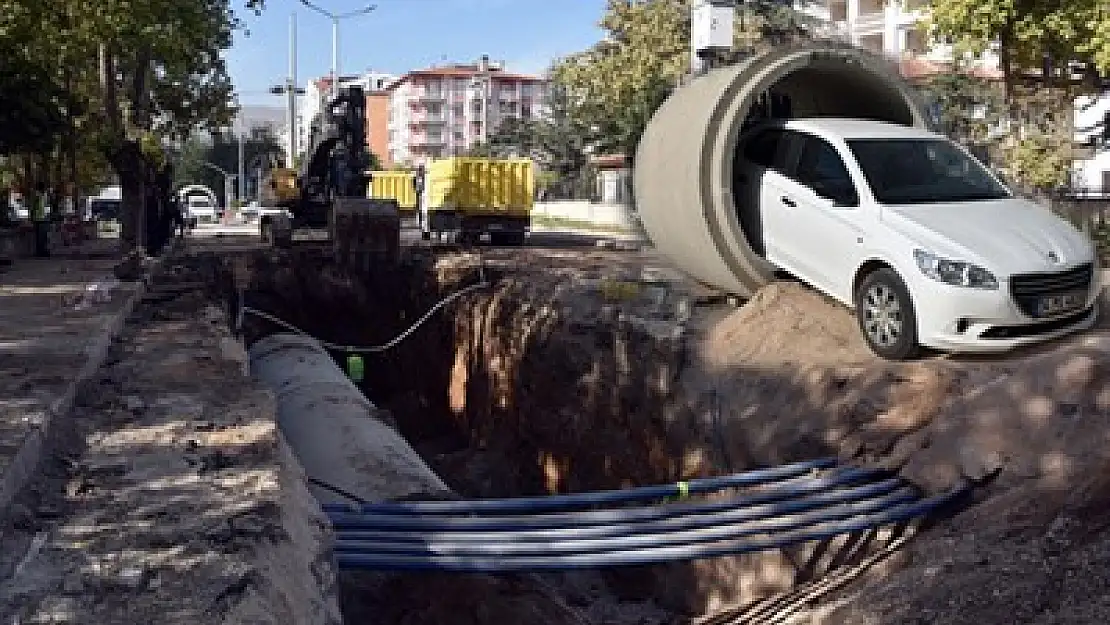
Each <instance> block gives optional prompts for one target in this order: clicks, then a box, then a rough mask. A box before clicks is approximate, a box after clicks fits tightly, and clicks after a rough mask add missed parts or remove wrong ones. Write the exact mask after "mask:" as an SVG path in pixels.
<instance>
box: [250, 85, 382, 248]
mask: <svg viewBox="0 0 1110 625" xmlns="http://www.w3.org/2000/svg"><path fill="white" fill-rule="evenodd" d="M370 164H371V159H370V150H369V147H368V146H367V144H366V96H365V93H364V92H363V90H362V87H360V86H358V85H351V86H346V87H342V88H341V89H340V90H339V92H338V93H337V94H336V96H335V97H334V98H332V99H331V100H330V101H329V102H327V104H326V106H324V107H323V108H322V110H321V111H320V113H319V114H317V116H316V118H315V119H314V120H313V121H312V126H311V132H310V134H309V143H308V148H307V150H306V151H305V154H304V158H303V159H302V161H301V163H300V166H299V167H297V168H295V169H294V168H293V167H289V166H288V165H289V164H287V166H286V167H271V168H270V171H269V172H268V173H267V174H266V175H265V176H264V179H263V184H262V190H261V191H262V193H261V196H262V197H261V198H260V199H261V200H262V203H263V205H265V206H269V207H276V208H279V209H282V210H280V211H277V212H276V214H274V213H272V214H267V215H263V216H262V219H261V222H260V229H261V233H262V237H263V239H264V240H266V241H268V242H270V243H272V244H273V246H274V247H278V248H289V247H291V246H292V243H293V233H294V231H296V230H299V229H312V230H316V231H320V230H323V231H326V232H327V234H328V238H329V239H330V240H331V243H332V249H333V251H334V253H335V256H336V260H337V261H338V262H339V263H340V264H342V265H352V266H356V267H361V268H363V269H366V268H368V267H369V265H371V264H373V263H375V262H383V261H386V262H388V261H396V259H397V258H398V257H399V253H400V240H401V235H400V232H401V217H400V209H399V206H398V204H397V200H394V199H371V198H368V197H367V187H368V185H369V183H370Z"/></svg>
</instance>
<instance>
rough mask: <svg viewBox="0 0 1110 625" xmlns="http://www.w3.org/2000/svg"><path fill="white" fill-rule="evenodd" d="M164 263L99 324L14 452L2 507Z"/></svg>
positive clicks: (1, 489) (0, 483)
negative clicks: (81, 358)
mask: <svg viewBox="0 0 1110 625" xmlns="http://www.w3.org/2000/svg"><path fill="white" fill-rule="evenodd" d="M161 264H162V259H156V260H155V261H154V262H152V263H151V264H150V265H149V266H148V267H147V268H146V269H145V271H144V274H143V277H142V279H141V280H138V281H137V282H138V284H137V288H136V289H135V292H134V293H132V294H131V295H130V296H128V298H127V300H126V301H125V302H124V303H123V306H122V307H121V308H120V309H119V310H118V311H116V313H115V314H114V315H112V317H111V318H110V319H108V320H107V322H105V323H104V325H102V326H101V327H100V329H99V331H98V332H97V334H96V338H95V339H94V340H93V342H92V343H91V344H90V345H89V346H88V347H86V348H85V364H84V365H83V366H82V367H81V369H80V370H79V371H78V372H77V375H76V376H74V378H73V379H72V380H70V382H69V383H68V384H67V385H66V388H65V391H64V392H63V393H62V394H61V396H60V397H58V398H57V399H55V400H54V401H52V402H50V405H49V406H48V407H47V410H46V416H45V417H44V418H43V421H42V423H41V424H38V425H35V426H32V428H31V431H30V432H28V433H27V436H26V437H24V439H23V442H22V443H21V444H20V446H19V451H17V452H16V453H15V456H14V457H13V458H12V461H11V464H10V465H9V466H8V468H7V469H6V470H5V471H4V474H3V475H2V476H0V510H4V509H6V508H8V507H10V506H11V503H12V500H13V499H15V497H16V496H17V495H18V494H19V492H20V491H21V490H23V487H24V486H26V485H27V483H28V481H30V479H31V477H32V476H33V475H34V474H35V469H36V468H37V467H38V465H39V462H40V461H41V460H42V453H43V446H44V443H45V442H46V439H47V435H48V434H49V432H50V425H51V422H52V421H54V419H56V418H58V417H60V416H62V415H65V414H66V413H68V412H69V411H70V410H71V409H72V408H73V404H74V401H75V400H76V398H77V390H78V389H80V388H81V386H82V385H83V384H85V383H86V382H88V381H90V380H91V379H92V378H93V376H95V375H96V372H97V371H99V370H100V368H101V367H102V366H103V365H104V361H105V360H107V357H108V349H109V348H110V347H111V346H112V343H113V342H114V341H115V340H116V339H117V338H118V337H119V335H120V334H121V333H122V332H123V328H124V326H125V325H126V323H127V319H128V317H130V316H131V313H132V312H134V310H135V307H136V306H137V305H138V303H139V302H140V301H141V300H142V298H143V296H144V295H145V294H146V291H147V289H148V288H149V287H150V284H151V282H152V280H153V276H154V274H155V273H156V272H157V270H158V268H159V267H160V266H161Z"/></svg>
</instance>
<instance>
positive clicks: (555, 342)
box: [221, 250, 892, 624]
mask: <svg viewBox="0 0 1110 625" xmlns="http://www.w3.org/2000/svg"><path fill="white" fill-rule="evenodd" d="M520 260H521V259H519V258H511V257H510V258H501V259H497V258H490V259H486V260H483V261H481V262H479V260H478V258H477V257H476V256H474V255H467V254H457V255H447V256H438V257H437V256H434V255H432V254H431V253H429V252H420V251H415V252H413V253H411V254H409V255H407V256H406V257H405V259H404V261H403V262H402V264H401V266H400V268H399V269H397V270H391V271H381V272H372V273H370V274H365V275H359V276H353V275H349V274H345V273H344V272H342V271H339V270H338V269H337V268H336V267H335V266H334V265H333V264H332V263H331V262H330V260H329V259H327V258H325V257H324V256H323V255H322V254H320V253H316V252H312V251H305V250H300V251H294V252H283V253H274V252H264V253H263V252H259V253H257V254H254V255H253V256H250V257H239V258H237V259H235V260H233V261H231V262H228V263H226V264H225V270H224V271H223V272H222V276H221V282H222V285H223V290H224V292H225V293H226V294H227V296H228V301H229V302H230V305H231V306H232V308H234V307H235V306H237V305H238V294H239V293H240V292H242V293H243V294H244V297H245V301H246V304H247V305H248V306H250V307H252V308H255V309H259V310H264V311H267V312H269V313H271V314H273V315H274V316H276V317H278V318H281V319H283V320H285V321H287V322H289V323H291V324H293V325H295V326H297V327H299V328H302V329H303V330H305V331H306V332H308V333H310V334H312V335H314V336H316V337H318V338H321V339H324V340H326V341H328V342H331V343H335V344H342V345H380V344H383V343H386V342H387V341H389V340H390V339H392V338H394V337H395V336H397V335H398V334H399V333H400V332H401V331H403V330H404V329H405V328H407V327H408V326H409V325H410V324H411V323H412V322H413V321H415V320H416V319H417V318H418V317H420V316H421V315H422V314H423V313H424V312H425V311H427V310H428V309H429V308H431V307H432V306H433V305H435V304H436V303H437V302H438V301H440V300H441V299H442V298H443V297H444V296H446V295H448V294H450V293H453V292H455V291H457V290H458V289H460V288H462V287H463V286H465V285H469V284H473V283H475V282H477V281H479V280H480V279H481V278H482V277H484V278H485V279H486V280H488V281H490V282H492V286H490V287H489V288H487V289H481V290H478V291H475V292H473V293H471V294H468V295H466V296H465V297H463V298H461V299H460V300H459V301H457V302H455V303H454V304H452V305H450V306H448V307H447V308H446V309H445V310H444V311H442V312H441V313H440V314H437V315H436V316H434V317H432V318H431V319H430V320H429V322H428V323H427V324H426V325H424V326H423V327H421V329H420V330H419V331H417V332H415V333H414V334H412V335H411V336H410V337H409V338H407V339H406V340H405V341H403V342H402V343H401V344H399V345H398V346H397V347H396V348H394V349H391V350H389V351H387V352H385V353H382V354H379V355H373V354H370V355H365V356H364V357H363V361H364V370H365V377H364V381H363V383H362V384H361V385H360V387H361V389H362V391H363V392H364V394H365V395H366V396H367V397H368V398H369V399H370V400H371V401H373V402H374V403H375V404H376V405H377V406H379V407H382V408H385V409H386V410H388V411H389V413H390V414H391V417H392V419H393V420H394V421H395V424H396V427H397V428H398V430H399V431H400V432H401V434H402V435H403V436H404V437H405V438H406V439H407V440H408V441H409V442H410V443H411V445H412V446H413V448H414V449H416V450H417V452H419V453H420V455H421V456H422V458H423V459H424V460H425V461H426V462H427V463H428V465H429V466H430V467H431V468H432V469H433V470H434V471H435V472H436V473H437V474H438V475H439V476H440V477H441V478H442V479H443V480H444V481H445V482H446V483H447V484H448V485H449V486H450V487H451V488H452V489H453V490H454V491H455V492H456V493H459V494H460V495H462V496H467V497H505V496H520V495H534V494H547V493H555V492H581V491H588V490H597V489H606V488H620V487H627V486H634V485H647V484H656V483H663V482H669V481H673V480H677V479H688V478H692V477H701V476H709V475H719V474H723V473H726V472H730V471H740V470H743V469H746V468H750V467H753V466H755V465H766V464H774V463H780V462H785V461H792V460H803V459H812V458H815V457H821V456H826V455H830V454H835V451H836V450H835V449H834V448H833V446H830V445H829V444H828V443H827V442H825V441H822V440H821V438H820V437H819V436H818V435H816V433H814V434H807V433H806V432H804V431H801V430H799V431H798V432H794V433H793V434H792V435H791V436H789V437H786V438H783V439H781V440H780V441H776V443H775V444H773V445H768V446H766V447H764V448H754V447H752V446H751V445H750V441H749V444H737V442H738V441H739V440H740V438H738V437H739V436H741V434H740V433H739V432H735V431H732V428H731V426H725V425H724V424H723V423H722V422H721V414H720V412H721V407H720V406H719V405H716V408H715V410H716V414H715V415H712V414H711V413H712V412H713V411H714V408H713V406H714V402H716V404H719V403H720V401H721V399H720V398H713V397H709V396H705V397H696V398H690V397H686V396H680V395H683V393H684V391H682V390H680V389H679V386H680V377H681V374H682V372H683V369H684V360H685V358H686V353H685V352H686V348H687V343H688V342H689V340H690V338H689V335H690V330H688V329H687V328H686V324H687V322H688V317H689V316H690V315H689V309H690V307H691V306H696V305H697V301H696V296H694V295H692V294H690V293H685V292H683V291H681V290H680V289H677V288H676V287H675V285H674V284H673V283H667V282H666V279H665V278H661V277H658V276H656V277H651V276H647V277H645V275H644V272H643V270H642V269H640V268H637V266H636V264H635V263H631V264H630V265H629V267H621V266H620V263H619V262H614V260H613V259H612V258H603V257H601V258H590V257H589V255H587V256H586V258H585V259H581V258H579V259H575V260H572V257H571V256H570V255H563V256H560V255H556V256H555V257H554V258H547V259H540V260H541V262H539V263H535V262H534V261H536V260H537V259H531V261H532V262H529V263H528V265H531V266H530V267H526V266H521V262H520ZM544 260H546V262H550V263H552V264H551V265H549V266H544V265H543V262H544ZM537 265H538V266H537ZM599 276H601V277H599ZM633 277H634V278H635V279H630V278H633ZM234 316H235V315H234V314H233V315H232V317H233V318H234ZM243 330H244V332H243V338H244V340H245V342H246V343H247V345H248V347H249V346H250V345H251V344H253V343H254V342H255V341H257V340H258V339H260V338H262V337H264V336H267V335H269V334H272V333H274V332H277V331H281V329H280V328H278V327H277V326H275V325H274V324H273V323H271V322H270V321H266V320H262V319H258V318H253V317H251V316H249V315H248V316H245V317H244V325H243ZM332 355H333V357H334V358H335V359H336V362H337V364H339V365H340V366H341V367H342V366H344V363H345V361H346V356H347V354H343V353H338V352H336V353H333V354H332ZM707 408H708V411H707ZM891 538H892V537H891V536H888V535H872V534H868V535H865V536H857V537H854V538H853V539H852V541H851V542H852V545H851V547H852V548H853V549H852V550H854V551H859V552H860V553H862V554H866V553H869V552H870V551H871V550H873V549H877V548H878V547H880V546H881V543H882V542H883V541H884V540H889V539H891ZM837 549H840V550H843V551H844V552H847V551H849V550H848V549H847V546H845V545H843V544H840V545H837V546H836V549H831V548H830V545H827V544H826V545H818V546H814V545H809V546H807V547H799V548H796V549H788V550H782V551H775V552H766V553H760V554H753V555H746V556H738V557H732V558H721V559H717V560H712V561H700V562H694V563H677V564H672V565H660V566H651V567H638V568H621V569H610V570H607V571H602V572H596V573H592V572H577V571H576V572H573V573H565V574H544V575H543V576H536V575H510V576H498V577H487V576H476V575H457V574H353V573H344V574H343V576H342V579H341V582H342V584H341V589H342V600H341V603H342V605H343V607H344V610H345V613H346V616H347V622H348V623H352V624H355V623H369V622H390V623H392V622H397V623H442V622H452V623H466V622H472V623H488V622H495V621H504V622H522V623H523V622H529V623H544V622H551V623H564V622H568V623H578V622H583V621H584V622H605V623H666V622H674V620H673V619H675V618H679V617H690V616H694V615H698V614H704V613H706V612H711V611H715V610H719V609H721V608H722V607H724V606H730V605H737V604H745V603H750V602H752V601H754V600H757V599H762V598H765V597H769V596H773V595H776V594H778V593H782V592H786V591H789V590H790V589H792V588H797V587H799V586H800V585H803V584H805V583H806V582H811V581H813V580H816V579H819V578H820V577H821V576H822V574H823V573H825V572H827V571H828V570H829V569H830V568H832V567H833V565H834V564H835V565H836V566H841V565H843V564H844V563H843V562H839V561H837V562H835V563H834V562H833V561H836V560H837V559H838V558H839V557H840V556H841V555H842V554H838V553H834V552H836V551H837ZM860 557H862V556H860ZM857 559H858V558H857Z"/></svg>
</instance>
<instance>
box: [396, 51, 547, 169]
mask: <svg viewBox="0 0 1110 625" xmlns="http://www.w3.org/2000/svg"><path fill="white" fill-rule="evenodd" d="M546 90H547V81H546V80H545V79H544V78H542V77H540V76H532V75H527V74H516V73H511V72H508V71H506V69H505V67H504V64H503V63H493V62H491V61H490V60H489V58H488V57H483V58H482V59H480V60H479V61H478V62H476V63H472V64H455V65H445V66H442V67H431V68H428V69H421V70H415V71H412V72H409V73H407V74H405V75H403V76H401V77H400V78H399V79H397V80H396V81H395V82H393V83H392V84H391V85H390V86H389V87H388V88H387V91H388V92H389V116H388V117H389V119H388V131H387V132H388V136H389V139H388V142H389V150H388V158H387V160H388V162H389V163H390V164H394V163H400V164H413V163H419V162H422V161H424V160H427V159H430V158H439V157H445V156H455V155H459V154H462V153H463V152H465V151H466V150H467V149H469V148H470V147H471V146H473V145H474V144H476V143H480V142H482V141H484V140H485V139H486V138H487V137H488V136H489V135H490V134H491V133H493V132H496V130H497V128H498V127H499V126H500V125H501V123H502V122H503V121H504V120H506V119H509V118H518V119H535V118H538V117H542V116H543V114H544V112H543V110H542V107H543V105H544V102H545V101H546V97H545V96H546Z"/></svg>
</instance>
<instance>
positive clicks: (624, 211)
mask: <svg viewBox="0 0 1110 625" xmlns="http://www.w3.org/2000/svg"><path fill="white" fill-rule="evenodd" d="M532 215H533V216H534V217H539V218H541V220H542V218H544V217H549V218H555V219H571V220H574V221H580V222H589V223H591V224H594V225H597V226H608V227H614V228H620V229H624V230H632V229H634V228H635V227H636V226H635V224H636V219H635V217H634V216H633V212H632V209H631V208H630V207H629V206H626V205H624V204H612V203H594V202H589V201H586V200H560V201H553V202H536V204H535V206H534V207H533V208H532Z"/></svg>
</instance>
